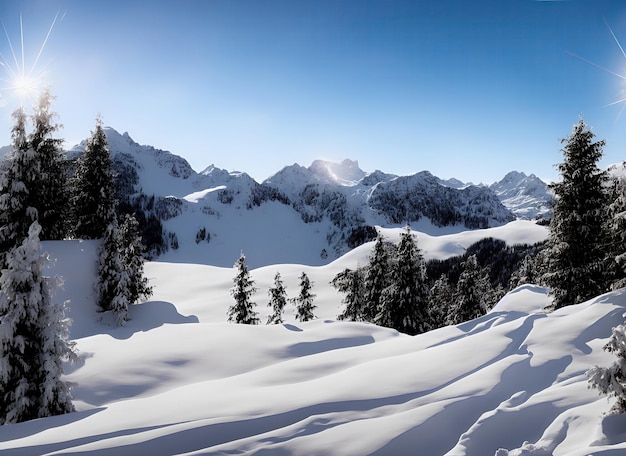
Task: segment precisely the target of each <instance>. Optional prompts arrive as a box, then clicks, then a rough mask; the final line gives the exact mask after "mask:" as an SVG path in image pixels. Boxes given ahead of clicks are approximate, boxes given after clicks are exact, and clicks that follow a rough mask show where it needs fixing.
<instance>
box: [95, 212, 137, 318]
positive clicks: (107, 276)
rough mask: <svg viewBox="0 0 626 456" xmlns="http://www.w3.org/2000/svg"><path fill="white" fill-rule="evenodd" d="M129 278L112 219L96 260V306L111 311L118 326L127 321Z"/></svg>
mask: <svg viewBox="0 0 626 456" xmlns="http://www.w3.org/2000/svg"><path fill="white" fill-rule="evenodd" d="M130 286H131V285H130V276H129V274H128V269H127V266H126V264H125V263H124V253H123V249H122V245H121V234H120V228H119V225H118V222H117V218H116V217H113V221H111V222H110V223H109V224H108V226H107V229H106V231H105V233H104V239H103V240H102V244H101V245H100V253H99V258H98V283H97V284H96V291H97V295H98V305H99V306H100V308H101V309H102V310H103V311H112V312H113V314H114V316H115V321H116V323H117V325H118V326H123V325H124V324H125V323H126V321H128V319H129V315H128V306H129V304H130V300H129V296H130Z"/></svg>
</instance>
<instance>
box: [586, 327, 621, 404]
mask: <svg viewBox="0 0 626 456" xmlns="http://www.w3.org/2000/svg"><path fill="white" fill-rule="evenodd" d="M604 349H605V350H607V351H609V352H611V353H614V354H615V356H616V357H617V359H616V360H615V362H614V363H613V364H612V365H611V366H609V367H599V366H595V367H592V368H591V369H589V370H588V371H587V378H588V379H589V386H590V387H591V388H595V389H597V390H598V391H599V392H600V394H604V395H607V396H608V397H609V398H611V397H614V398H615V399H616V401H615V404H613V406H612V407H611V409H610V411H609V413H610V414H619V413H624V412H626V325H619V326H616V327H615V328H613V333H612V335H611V338H610V339H609V341H608V342H607V344H606V345H605V346H604Z"/></svg>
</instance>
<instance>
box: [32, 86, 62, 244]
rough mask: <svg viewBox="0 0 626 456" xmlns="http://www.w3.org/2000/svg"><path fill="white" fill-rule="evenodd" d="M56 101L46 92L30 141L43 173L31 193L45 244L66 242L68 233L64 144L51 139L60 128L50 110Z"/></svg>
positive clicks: (38, 107)
mask: <svg viewBox="0 0 626 456" xmlns="http://www.w3.org/2000/svg"><path fill="white" fill-rule="evenodd" d="M53 99H54V97H53V96H52V95H51V94H50V91H49V90H47V89H46V90H44V91H43V92H42V94H41V95H40V97H39V100H38V102H37V105H36V106H35V113H34V115H33V116H32V122H33V126H34V131H33V132H32V133H31V134H30V135H29V137H28V142H29V144H30V147H31V148H32V149H33V151H34V153H35V159H36V160H37V161H38V162H39V169H40V170H41V171H40V174H39V180H38V182H37V183H36V185H33V186H29V187H28V189H29V192H30V193H31V196H32V199H33V200H34V201H35V206H34V207H36V208H37V212H38V221H39V224H40V225H41V239H42V240H47V239H64V238H65V236H66V234H67V232H68V229H69V224H68V220H69V215H70V210H69V188H68V179H67V170H66V159H65V152H64V151H63V140H62V139H59V138H53V137H52V135H53V133H54V132H56V131H58V130H59V129H60V128H61V126H60V125H59V124H57V123H55V122H54V117H55V116H56V113H54V112H52V111H51V110H50V105H51V102H52V100H53Z"/></svg>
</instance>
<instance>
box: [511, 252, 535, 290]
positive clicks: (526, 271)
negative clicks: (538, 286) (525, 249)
mask: <svg viewBox="0 0 626 456" xmlns="http://www.w3.org/2000/svg"><path fill="white" fill-rule="evenodd" d="M537 280H538V277H537V275H536V273H535V260H534V259H533V257H532V256H530V255H526V256H525V257H524V259H523V260H522V263H521V264H520V266H519V268H517V270H516V271H515V272H513V274H511V279H510V280H509V289H511V290H512V289H514V288H517V287H519V286H522V285H526V284H534V283H537Z"/></svg>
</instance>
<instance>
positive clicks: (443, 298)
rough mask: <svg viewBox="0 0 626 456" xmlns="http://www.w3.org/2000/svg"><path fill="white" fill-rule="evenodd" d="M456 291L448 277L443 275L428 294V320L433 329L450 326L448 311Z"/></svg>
mask: <svg viewBox="0 0 626 456" xmlns="http://www.w3.org/2000/svg"><path fill="white" fill-rule="evenodd" d="M453 299H454V289H453V288H452V286H451V285H450V281H449V280H448V276H446V275H441V277H439V278H438V279H437V280H435V283H434V284H433V286H432V287H431V289H430V291H429V293H428V320H429V323H430V327H431V329H437V328H441V327H443V326H446V325H447V324H448V309H449V308H450V307H451V306H452V303H453Z"/></svg>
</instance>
